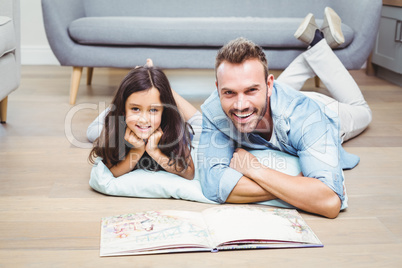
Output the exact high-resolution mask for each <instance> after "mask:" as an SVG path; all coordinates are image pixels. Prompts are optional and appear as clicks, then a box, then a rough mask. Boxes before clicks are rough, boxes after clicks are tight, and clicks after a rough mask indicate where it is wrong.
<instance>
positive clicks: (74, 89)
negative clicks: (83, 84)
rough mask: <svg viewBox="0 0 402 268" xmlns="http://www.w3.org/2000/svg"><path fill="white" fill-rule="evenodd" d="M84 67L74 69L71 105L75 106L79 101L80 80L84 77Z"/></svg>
mask: <svg viewBox="0 0 402 268" xmlns="http://www.w3.org/2000/svg"><path fill="white" fill-rule="evenodd" d="M82 69H83V68H82V67H73V73H72V75H71V87H70V104H71V105H74V104H75V100H76V99H77V93H78V88H79V86H80V80H81V75H82Z"/></svg>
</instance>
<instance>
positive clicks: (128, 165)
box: [107, 128, 145, 177]
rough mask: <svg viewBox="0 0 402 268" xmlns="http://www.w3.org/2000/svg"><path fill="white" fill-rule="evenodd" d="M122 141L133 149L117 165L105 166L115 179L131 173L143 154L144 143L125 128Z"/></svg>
mask: <svg viewBox="0 0 402 268" xmlns="http://www.w3.org/2000/svg"><path fill="white" fill-rule="evenodd" d="M124 139H125V140H126V141H127V142H129V143H130V144H131V145H133V146H134V147H133V148H132V149H130V151H129V153H128V154H127V155H126V158H125V159H123V160H122V161H120V162H119V163H117V165H114V166H111V165H107V167H108V168H109V170H110V171H111V172H112V174H113V176H115V177H119V176H121V175H124V174H126V173H128V172H130V171H132V170H133V169H134V167H135V166H136V165H137V163H138V161H139V160H140V159H141V157H142V155H143V154H144V152H145V142H144V141H143V140H142V139H140V138H138V137H137V136H136V135H135V134H134V133H133V132H132V131H131V129H129V128H126V133H125V134H124Z"/></svg>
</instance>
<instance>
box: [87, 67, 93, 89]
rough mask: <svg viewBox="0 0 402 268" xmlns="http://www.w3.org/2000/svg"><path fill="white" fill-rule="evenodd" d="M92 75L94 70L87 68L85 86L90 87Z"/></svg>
mask: <svg viewBox="0 0 402 268" xmlns="http://www.w3.org/2000/svg"><path fill="white" fill-rule="evenodd" d="M93 74H94V68H93V67H88V69H87V85H88V86H90V85H91V84H92V76H93Z"/></svg>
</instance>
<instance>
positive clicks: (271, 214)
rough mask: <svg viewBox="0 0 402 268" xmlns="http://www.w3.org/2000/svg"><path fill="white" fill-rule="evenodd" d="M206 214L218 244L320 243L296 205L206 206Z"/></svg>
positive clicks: (215, 241)
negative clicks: (281, 206) (283, 206)
mask: <svg viewBox="0 0 402 268" xmlns="http://www.w3.org/2000/svg"><path fill="white" fill-rule="evenodd" d="M203 214H204V218H205V221H206V223H207V225H208V227H209V232H210V234H211V239H212V240H213V242H214V243H215V245H222V244H223V243H225V242H230V241H232V244H233V245H239V244H242V243H244V244H249V243H260V244H261V243H266V242H270V243H283V242H292V243H294V242H295V243H311V244H318V245H321V242H320V240H319V239H318V238H317V236H316V235H315V234H314V233H313V231H312V230H311V229H310V227H308V226H307V224H306V223H305V222H304V220H303V218H302V217H301V216H300V214H299V213H298V212H297V211H296V210H294V209H279V208H272V207H261V206H226V205H225V206H219V207H214V208H211V209H206V210H204V211H203ZM227 244H230V243H227ZM276 247H279V245H277V246H276Z"/></svg>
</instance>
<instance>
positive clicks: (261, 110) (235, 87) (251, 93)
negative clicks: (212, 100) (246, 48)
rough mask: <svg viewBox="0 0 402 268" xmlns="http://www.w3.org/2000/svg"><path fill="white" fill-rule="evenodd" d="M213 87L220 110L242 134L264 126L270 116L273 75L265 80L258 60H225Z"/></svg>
mask: <svg viewBox="0 0 402 268" xmlns="http://www.w3.org/2000/svg"><path fill="white" fill-rule="evenodd" d="M216 76H217V82H216V86H217V89H218V93H219V98H220V101H221V105H222V109H223V111H224V112H225V114H226V115H227V116H228V117H229V118H230V119H231V120H232V122H233V124H234V125H235V126H236V128H237V129H238V130H239V131H240V132H242V133H250V132H253V131H254V130H256V128H257V126H258V125H260V126H261V125H266V123H267V122H263V121H266V120H268V118H269V116H270V112H269V109H268V108H269V96H271V92H272V85H273V76H272V75H270V76H269V77H268V80H266V79H265V74H264V68H263V66H262V64H261V63H260V61H259V60H257V59H250V60H246V61H244V62H243V63H240V64H232V63H229V62H226V61H224V62H223V63H222V64H221V65H219V67H218V69H217V74H216Z"/></svg>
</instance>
